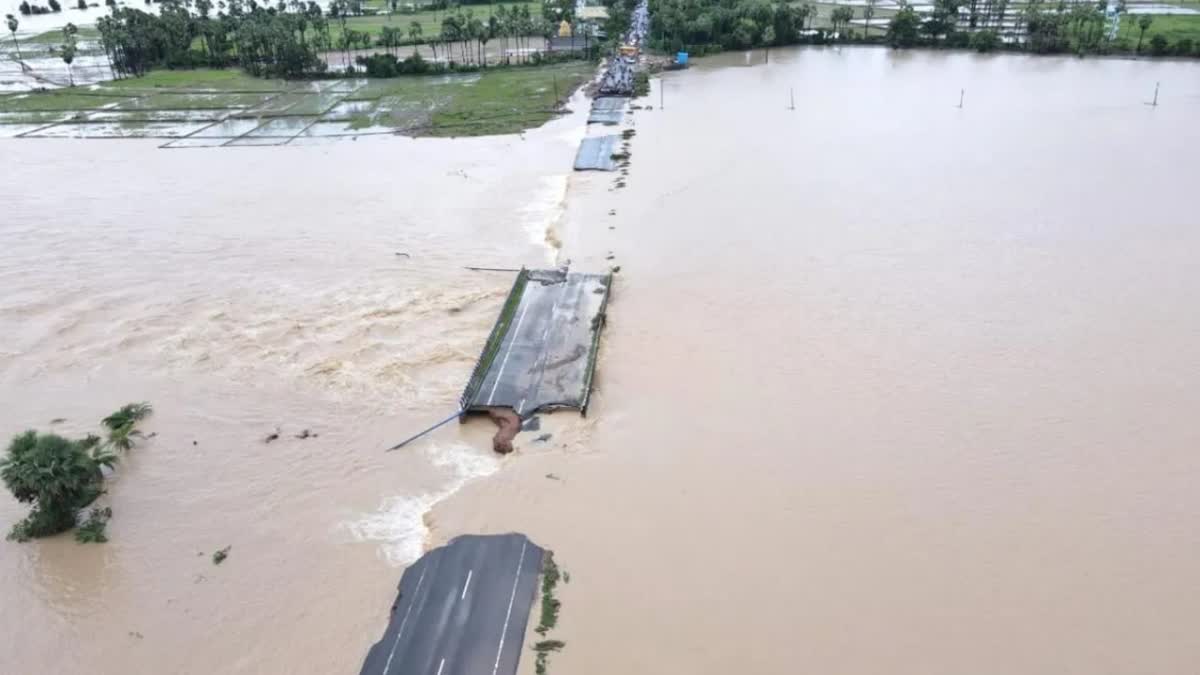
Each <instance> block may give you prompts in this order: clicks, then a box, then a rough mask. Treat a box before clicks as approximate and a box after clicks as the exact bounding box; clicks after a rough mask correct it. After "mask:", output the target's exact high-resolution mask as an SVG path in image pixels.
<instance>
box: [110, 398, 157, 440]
mask: <svg viewBox="0 0 1200 675" xmlns="http://www.w3.org/2000/svg"><path fill="white" fill-rule="evenodd" d="M152 412H154V409H153V408H151V407H150V404H149V403H145V402H142V403H130V404H128V405H124V406H121V408H120V409H119V410H117V411H116V412H115V413H113V414H111V415H109V416H108V417H105V418H104V419H102V420H100V423H101V424H103V425H104V427H105V428H106V429H108V444H109V445H110V446H112V447H114V448H117V449H119V450H128V449H130V448H132V447H133V439H134V438H136V437H139V436H141V435H142V432H140V431H138V430H137V429H136V427H137V423H138V422H140V421H142V420H144V419H146V417H147V416H148V415H149V414H150V413H152Z"/></svg>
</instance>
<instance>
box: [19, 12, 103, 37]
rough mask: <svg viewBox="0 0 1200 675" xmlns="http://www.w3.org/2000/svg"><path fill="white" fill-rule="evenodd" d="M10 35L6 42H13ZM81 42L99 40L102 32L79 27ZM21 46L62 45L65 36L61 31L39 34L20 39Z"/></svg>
mask: <svg viewBox="0 0 1200 675" xmlns="http://www.w3.org/2000/svg"><path fill="white" fill-rule="evenodd" d="M107 14H108V13H107V12H102V13H97V14H96V17H97V18H99V17H101V16H107ZM9 37H10V36H9V35H7V34H6V35H5V36H4V41H5V42H11V40H10V39H9ZM75 37H77V38H78V39H80V40H99V39H100V31H98V30H96V27H95V26H79V32H78V33H76V34H75ZM18 39H19V40H20V41H21V44H26V43H28V44H34V45H61V44H62V42H63V34H62V31H61V30H48V31H46V32H45V33H38V34H37V35H33V36H30V37H23V38H18Z"/></svg>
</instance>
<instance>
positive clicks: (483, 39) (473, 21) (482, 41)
mask: <svg viewBox="0 0 1200 675" xmlns="http://www.w3.org/2000/svg"><path fill="white" fill-rule="evenodd" d="M467 32H468V33H470V35H471V38H472V39H474V40H475V41H476V42H478V43H479V47H478V49H477V52H478V53H479V63H480V64H482V65H483V66H484V67H485V68H486V67H487V56H486V55H485V54H484V53H483V48H484V47H486V46H487V41H488V35H487V27H486V26H485V25H484V23H483V21H482V20H480V19H479V18H478V17H476V16H475V15H474V14H473V13H468V15H467Z"/></svg>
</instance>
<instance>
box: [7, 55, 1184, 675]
mask: <svg viewBox="0 0 1200 675" xmlns="http://www.w3.org/2000/svg"><path fill="white" fill-rule="evenodd" d="M762 56H763V55H762V54H761V53H755V54H752V55H749V56H747V55H744V54H727V55H724V56H721V57H719V58H715V59H708V60H704V61H702V62H701V63H699V64H698V65H697V66H696V67H694V68H693V69H691V70H690V71H687V72H683V73H673V74H669V75H667V76H666V77H665V78H663V79H662V80H661V81H656V82H655V83H654V86H655V88H654V90H653V91H652V93H651V96H650V97H649V98H648V99H646V100H645V101H643V102H644V103H650V104H652V105H653V107H654V109H653V110H639V111H636V112H635V113H634V114H633V119H634V127H633V128H635V129H636V134H637V135H636V137H635V138H634V139H633V141H632V144H631V151H632V167H631V170H630V175H629V176H628V179H627V180H628V186H627V187H625V188H623V189H613V183H614V175H613V174H601V173H592V174H578V175H572V174H569V173H568V169H569V167H570V165H571V159H572V157H573V154H574V150H575V147H576V145H577V143H578V139H579V138H580V137H581V136H582V135H583V133H584V128H583V118H582V114H581V113H576V114H573V115H571V116H568V117H566V118H563V119H561V120H558V121H556V122H554V123H551V124H550V125H547V126H546V127H543V128H541V129H538V130H535V131H532V132H530V133H528V134H526V136H525V137H524V138H519V137H503V138H492V139H473V140H415V141H414V140H409V139H399V138H373V139H360V140H359V141H357V142H352V141H345V142H340V143H334V144H329V145H321V146H301V147H282V148H226V149H221V150H218V151H206V150H184V151H164V150H157V149H155V147H154V144H153V143H146V142H140V141H95V142H90V141H50V140H42V141H29V140H9V141H0V149H2V150H3V153H4V157H5V162H4V163H3V165H2V166H3V168H0V174H2V178H3V181H2V183H3V184H4V185H6V186H10V189H9V190H8V191H7V192H6V196H5V199H4V200H3V203H2V204H0V214H2V218H0V248H2V249H3V250H4V252H5V255H4V257H3V259H2V260H0V284H3V288H4V289H5V292H4V294H3V295H2V296H0V334H3V335H4V339H3V341H2V342H0V403H2V404H3V408H4V410H5V415H3V416H2V417H0V435H2V436H3V437H4V438H7V437H8V436H10V435H11V434H13V433H16V432H18V431H20V430H22V429H24V428H26V427H29V426H34V427H37V428H39V429H43V430H49V429H58V430H59V431H61V432H62V433H70V434H82V433H85V432H87V431H91V430H94V429H95V427H96V422H97V421H98V420H99V419H100V418H101V417H103V416H104V415H105V414H107V413H108V412H111V410H112V409H114V408H116V407H117V406H118V405H120V404H122V403H125V402H127V401H131V400H149V401H151V402H152V403H153V404H154V405H155V407H156V413H155V415H154V416H153V417H152V418H151V419H150V420H148V422H147V424H146V429H147V431H154V432H157V434H158V435H157V436H156V437H155V438H154V439H151V440H149V441H147V442H146V443H145V444H144V445H142V446H141V447H139V448H137V449H135V450H134V451H132V452H131V453H130V454H129V456H128V457H127V458H126V460H125V462H124V463H123V464H122V465H121V466H120V467H119V469H118V471H117V474H116V475H115V477H114V478H113V479H112V480H111V481H110V484H109V494H108V495H106V496H105V497H104V500H105V503H108V504H111V505H112V507H113V511H114V519H113V521H112V523H111V524H110V526H109V535H110V539H111V541H110V542H109V543H108V544H105V545H102V546H81V545H78V544H76V543H75V542H74V541H73V540H71V539H70V538H69V537H66V538H58V539H54V540H50V541H41V542H36V543H30V544H23V545H18V544H14V543H11V542H3V543H0V552H2V553H0V594H2V597H3V598H4V610H3V616H4V617H5V621H4V626H5V630H4V631H3V632H2V633H0V634H2V635H3V637H2V638H0V672H6V673H7V672H47V673H128V672H180V673H183V672H186V673H193V672H195V673H208V672H220V673H260V672H262V673H275V672H279V673H335V672H356V671H357V668H358V666H359V664H360V663H361V659H362V656H363V654H364V653H365V651H366V648H367V646H368V645H369V644H370V643H371V642H372V641H374V640H375V639H376V638H377V637H378V635H379V634H380V632H381V631H382V628H383V624H384V621H385V617H386V613H387V610H388V607H389V605H390V603H391V601H392V599H393V596H392V595H391V589H392V588H394V584H395V583H396V581H397V580H398V578H399V574H400V567H401V566H402V565H403V564H405V563H406V562H408V561H409V560H412V559H413V558H414V557H415V556H416V555H418V554H419V553H420V551H421V550H422V547H423V545H428V544H433V543H438V542H441V541H444V540H446V539H448V538H450V537H452V536H454V535H456V534H459V533H463V532H503V531H509V530H520V531H523V532H526V533H528V534H529V535H530V536H531V537H533V538H534V539H535V540H536V541H537V542H538V543H540V544H542V545H544V546H547V547H549V548H553V549H555V550H556V551H557V556H558V558H559V560H560V562H561V563H562V565H563V566H564V567H565V568H566V569H567V570H568V571H569V572H570V573H571V581H570V584H568V585H566V586H565V587H563V588H562V589H561V596H562V600H563V615H562V619H561V623H560V626H561V629H560V630H559V631H558V633H559V634H558V635H557V636H556V637H560V638H561V639H563V640H565V641H566V642H567V647H566V648H565V649H564V651H563V652H562V653H561V654H557V655H555V657H554V661H553V664H552V668H553V669H554V671H556V672H563V673H575V674H576V675H579V674H586V675H591V674H596V675H600V674H605V675H607V674H609V673H618V672H624V673H689V674H694V673H712V674H714V675H715V674H718V673H720V674H725V673H730V672H742V673H791V672H796V671H798V670H800V671H809V670H811V671H814V672H836V673H846V674H858V673H862V674H864V675H865V674H871V675H876V674H878V673H880V672H888V673H902V674H906V673H913V674H917V673H921V674H929V673H946V674H950V673H964V672H970V673H976V674H979V673H982V674H991V673H995V674H997V675H1000V674H1005V675H1008V674H1011V673H1014V672H1020V673H1045V674H1047V675H1049V674H1051V673H1054V674H1058V673H1089V674H1090V673H1096V672H1118V673H1181V674H1182V673H1190V672H1192V671H1193V670H1194V666H1195V663H1196V662H1197V658H1200V638H1197V637H1196V636H1195V634H1194V631H1191V630H1190V629H1189V628H1190V625H1191V618H1192V617H1194V616H1195V615H1196V613H1197V612H1200V584H1197V583H1196V581H1195V572H1194V571H1195V569H1196V568H1197V566H1198V565H1200V534H1198V533H1200V529H1198V528H1197V524H1198V522H1197V519H1198V517H1200V516H1198V514H1200V493H1198V492H1197V491H1196V489H1195V485H1196V484H1197V480H1198V479H1200V455H1197V453H1196V449H1197V448H1198V447H1200V424H1197V423H1196V422H1195V421H1194V420H1193V419H1192V418H1193V416H1194V415H1193V414H1192V412H1193V411H1194V410H1196V409H1197V408H1198V406H1200V393H1197V390H1196V388H1195V380H1196V374H1197V373H1200V341H1197V340H1196V339H1195V336H1196V335H1197V333H1198V331H1200V315H1198V314H1197V313H1196V311H1195V309H1194V308H1195V307H1197V306H1200V279H1198V278H1197V275H1196V273H1195V270H1196V265H1195V263H1194V260H1193V259H1194V251H1195V250H1196V249H1197V247H1198V246H1200V234H1198V233H1197V231H1196V229H1195V227H1194V225H1195V223H1196V217H1195V212H1194V207H1193V205H1192V201H1193V200H1192V193H1191V189H1192V187H1193V186H1194V185H1195V184H1196V183H1197V179H1198V178H1200V169H1198V168H1196V166H1195V163H1194V162H1193V161H1191V158H1193V157H1194V156H1195V155H1196V153H1197V150H1200V135H1198V132H1197V127H1196V125H1195V119H1196V117H1197V113H1198V112H1200V78H1198V77H1197V76H1198V75H1200V66H1197V65H1196V64H1192V63H1164V62H1159V63H1147V62H1136V61H1099V60H1096V61H1092V60H1088V61H1079V60H1074V59H1051V58H1043V59H1038V58H1023V57H1013V56H996V57H977V56H973V55H966V54H936V53H925V52H920V53H900V54H897V53H892V52H889V51H886V50H882V49H845V50H836V49H823V50H816V49H806V50H776V51H773V52H772V54H771V62H770V64H763V63H761V60H762ZM1156 81H1161V82H1162V94H1161V95H1160V99H1159V100H1160V105H1159V106H1158V107H1157V108H1152V107H1149V106H1146V105H1144V104H1143V101H1144V100H1149V98H1150V96H1151V95H1152V94H1153V88H1154V83H1155V82H1156ZM661 87H665V89H661V96H660V88H661ZM964 88H965V89H966V95H965V105H964V107H963V108H962V109H959V108H958V107H957V104H958V100H959V91H960V89H964ZM792 89H794V90H795V101H796V109H795V110H790V109H789V92H790V90H792ZM660 100H661V101H662V102H663V103H665V110H664V109H660ZM576 103H577V106H576V107H577V108H578V109H579V110H580V111H582V110H583V109H584V108H585V104H584V103H583V102H580V101H578V100H577V101H576ZM18 186H19V188H20V189H13V188H14V187H18ZM560 247H561V248H560ZM610 252H611V253H612V254H613V256H615V260H613V261H612V263H610V262H609V261H607V260H606V258H607V257H608V254H609V253H610ZM398 253H399V254H405V255H397V254H398ZM567 260H570V261H572V262H573V264H574V265H575V266H576V267H577V268H579V269H588V270H598V269H603V268H605V267H606V266H607V265H609V264H614V263H615V264H619V265H621V267H622V270H621V273H620V274H619V276H618V281H617V284H616V286H615V289H614V295H613V299H612V303H611V305H610V310H609V323H608V328H607V329H606V333H605V339H604V341H603V343H602V346H601V356H600V362H599V370H598V378H597V394H596V397H595V398H594V400H593V403H592V407H591V410H590V414H589V417H588V418H587V419H586V420H583V419H580V418H578V417H575V416H573V415H571V414H569V413H568V414H562V415H557V414H556V415H554V416H553V419H551V420H548V421H547V424H546V426H547V427H548V428H549V429H550V430H551V432H552V433H553V434H554V437H553V438H552V439H551V442H549V443H535V442H534V441H533V440H532V438H525V437H524V436H522V437H518V442H517V444H518V452H517V453H516V454H514V455H512V456H509V457H507V458H503V459H498V458H496V457H495V456H493V455H491V454H490V450H489V446H490V434H491V431H492V429H491V428H490V426H489V425H488V423H486V422H481V423H474V422H473V423H470V424H467V425H464V426H452V427H450V428H447V429H444V430H442V431H439V432H437V433H436V434H434V435H433V436H432V437H431V438H430V439H428V440H426V441H422V442H420V443H417V444H414V445H413V446H411V447H410V448H406V449H405V450H403V451H401V452H398V453H392V454H384V453H382V452H381V451H380V450H381V448H382V447H386V446H387V445H390V444H391V443H392V442H395V441H396V440H398V439H399V438H401V437H403V436H404V435H406V434H407V433H408V432H411V431H413V430H415V429H419V428H420V427H422V426H424V425H425V424H427V423H430V422H432V421H435V420H436V419H439V418H441V417H443V416H445V415H446V414H449V413H450V412H452V411H453V408H454V405H455V403H456V399H457V396H458V394H459V393H460V390H461V387H462V384H463V382H464V381H465V379H466V376H467V374H468V372H469V370H470V368H471V366H472V364H473V363H474V359H475V357H476V356H477V354H478V349H479V345H480V344H481V343H482V341H483V339H484V337H485V336H486V334H487V331H488V330H489V329H490V327H491V322H492V320H493V318H494V316H495V313H496V311H497V310H498V307H499V305H500V303H501V301H502V299H503V296H504V294H505V292H506V291H507V289H508V286H509V284H510V283H511V278H510V277H509V276H508V275H505V274H493V273H479V272H470V271H466V270H463V269H462V266H464V265H476V266H495V267H512V266H519V265H521V264H528V265H545V264H548V263H555V262H566V261H567ZM60 417H61V418H66V421H65V422H60V423H58V424H53V425H52V424H51V423H50V421H51V420H52V419H54V418H60ZM276 427H279V428H280V431H281V438H280V440H278V441H275V442H274V443H271V444H267V443H264V442H263V440H262V439H263V438H264V437H265V436H266V435H267V434H268V433H270V432H272V431H273V430H274V429H275V428H276ZM305 428H308V429H311V430H312V431H313V432H316V433H317V434H319V436H318V437H317V438H310V439H306V440H300V439H296V438H294V435H295V434H297V433H299V432H301V431H302V430H303V429H305ZM547 474H553V476H554V477H556V478H557V480H554V479H548V478H547V477H546V476H547ZM426 512H429V513H428V515H427V514H426ZM23 513H24V508H23V507H22V506H21V505H18V504H16V503H15V502H13V501H12V500H11V499H10V498H8V497H7V495H5V496H4V497H3V498H0V523H3V525H4V527H7V526H8V524H10V523H12V522H14V521H15V520H17V519H18V518H19V517H20V516H21V515H22V514H23ZM427 528H428V529H427ZM227 545H232V549H231V551H230V554H229V558H228V559H227V560H226V561H225V563H224V564H222V565H221V566H220V567H216V566H214V565H213V564H212V563H211V562H210V560H209V556H210V555H211V553H212V552H213V551H214V550H216V549H218V548H221V547H224V546H227ZM522 670H523V671H527V672H532V659H531V658H528V657H527V658H525V659H524V660H523V664H522Z"/></svg>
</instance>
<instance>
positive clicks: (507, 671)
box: [360, 534, 544, 675]
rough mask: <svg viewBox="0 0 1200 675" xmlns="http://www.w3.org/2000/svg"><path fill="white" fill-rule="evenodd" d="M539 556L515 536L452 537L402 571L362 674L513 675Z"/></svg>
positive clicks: (540, 553) (538, 569)
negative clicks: (384, 623) (385, 622)
mask: <svg viewBox="0 0 1200 675" xmlns="http://www.w3.org/2000/svg"><path fill="white" fill-rule="evenodd" d="M543 554H544V551H542V549H541V548H539V547H538V546H537V545H536V544H534V543H533V542H531V541H529V539H527V538H526V537H525V535H522V534H502V535H491V536H475V535H468V536H462V537H456V538H455V539H453V540H451V542H450V543H449V544H447V545H446V546H442V547H440V548H435V549H434V550H432V551H430V552H428V553H426V554H425V555H423V556H421V558H420V559H419V560H417V561H416V562H414V563H413V564H412V565H410V566H409V567H408V569H406V570H404V575H403V576H402V577H401V578H400V587H399V591H400V592H399V594H398V595H397V596H396V602H395V603H394V604H393V605H392V614H391V618H390V619H389V620H388V625H387V630H385V631H384V633H383V638H382V639H380V641H379V642H377V643H375V644H374V645H372V646H371V650H370V651H369V652H367V658H366V661H365V662H364V663H363V667H362V670H361V671H360V673H361V675H411V674H416V673H422V674H424V673H428V675H513V674H514V673H516V672H517V662H518V660H519V659H520V657H521V647H522V644H523V642H524V639H525V626H526V624H527V623H528V621H529V608H530V606H531V605H532V604H533V598H534V595H535V593H536V591H537V583H538V574H539V573H540V572H541V567H542V557H543Z"/></svg>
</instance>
